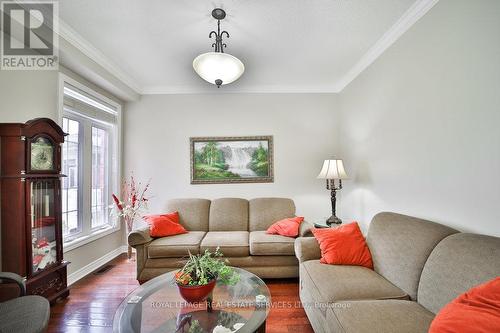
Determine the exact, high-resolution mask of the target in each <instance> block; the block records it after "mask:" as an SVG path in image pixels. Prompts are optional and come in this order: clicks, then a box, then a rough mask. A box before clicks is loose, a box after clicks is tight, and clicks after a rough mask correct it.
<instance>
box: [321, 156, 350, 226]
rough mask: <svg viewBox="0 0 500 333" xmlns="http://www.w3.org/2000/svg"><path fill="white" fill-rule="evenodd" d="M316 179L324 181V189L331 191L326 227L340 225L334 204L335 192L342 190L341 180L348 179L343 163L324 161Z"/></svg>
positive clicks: (339, 161)
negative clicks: (330, 209) (330, 204)
mask: <svg viewBox="0 0 500 333" xmlns="http://www.w3.org/2000/svg"><path fill="white" fill-rule="evenodd" d="M317 178H318V179H326V189H327V190H330V191H331V200H332V216H330V217H329V218H328V220H326V224H327V225H328V226H330V225H332V224H342V220H341V219H339V218H338V217H337V216H336V203H337V191H338V190H341V189H342V179H347V178H348V176H347V173H346V172H345V169H344V163H343V162H342V160H325V162H323V168H321V171H320V173H319V175H318V177H317ZM336 180H338V182H336Z"/></svg>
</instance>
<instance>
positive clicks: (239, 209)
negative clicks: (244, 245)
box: [209, 198, 248, 231]
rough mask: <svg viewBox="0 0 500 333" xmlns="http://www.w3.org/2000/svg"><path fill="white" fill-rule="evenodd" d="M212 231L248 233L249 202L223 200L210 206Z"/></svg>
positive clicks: (218, 200) (214, 201) (210, 226)
mask: <svg viewBox="0 0 500 333" xmlns="http://www.w3.org/2000/svg"><path fill="white" fill-rule="evenodd" d="M209 230H210V231H247V230H248V200H245V199H239V198H221V199H215V200H212V203H211V204H210V219H209Z"/></svg>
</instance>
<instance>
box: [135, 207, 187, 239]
mask: <svg viewBox="0 0 500 333" xmlns="http://www.w3.org/2000/svg"><path fill="white" fill-rule="evenodd" d="M142 218H143V220H144V221H146V223H147V224H148V225H149V235H150V236H151V237H154V238H158V237H167V236H174V235H180V234H185V233H187V230H186V229H184V227H183V226H182V224H180V223H179V213H178V212H173V213H169V214H160V215H145V216H143V217H142Z"/></svg>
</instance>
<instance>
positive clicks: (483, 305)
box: [429, 277, 500, 333]
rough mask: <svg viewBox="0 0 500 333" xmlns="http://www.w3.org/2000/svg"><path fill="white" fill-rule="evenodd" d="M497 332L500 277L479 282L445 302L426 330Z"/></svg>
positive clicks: (436, 332)
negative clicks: (477, 284)
mask: <svg viewBox="0 0 500 333" xmlns="http://www.w3.org/2000/svg"><path fill="white" fill-rule="evenodd" d="M455 332H460V333H480V332H481V333H483V332H500V277H497V278H495V279H493V280H491V281H489V282H486V283H483V284H480V285H479V286H476V287H474V288H472V289H470V290H469V291H467V292H465V293H463V294H461V295H459V296H458V297H457V298H455V299H454V300H453V301H451V302H450V303H448V304H446V305H445V306H444V307H443V308H442V309H441V310H440V311H439V312H438V314H437V315H436V317H434V320H433V321H432V323H431V327H430V328H429V333H455Z"/></svg>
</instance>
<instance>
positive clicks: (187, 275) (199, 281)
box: [175, 248, 240, 286]
mask: <svg viewBox="0 0 500 333" xmlns="http://www.w3.org/2000/svg"><path fill="white" fill-rule="evenodd" d="M222 257H223V254H222V252H220V251H219V248H217V249H216V250H215V252H214V253H211V252H210V251H208V250H205V253H203V254H197V255H193V254H191V252H189V259H188V261H187V262H186V264H185V265H184V267H182V269H181V270H180V271H178V272H177V273H176V274H175V281H176V282H177V283H178V284H180V285H184V286H203V285H206V284H208V283H209V282H210V281H212V280H213V279H218V280H219V281H220V282H221V283H223V284H227V285H235V284H236V283H238V281H239V279H240V276H239V274H238V273H237V272H235V271H234V269H233V268H231V267H229V266H227V265H226V264H227V260H224V259H222Z"/></svg>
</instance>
